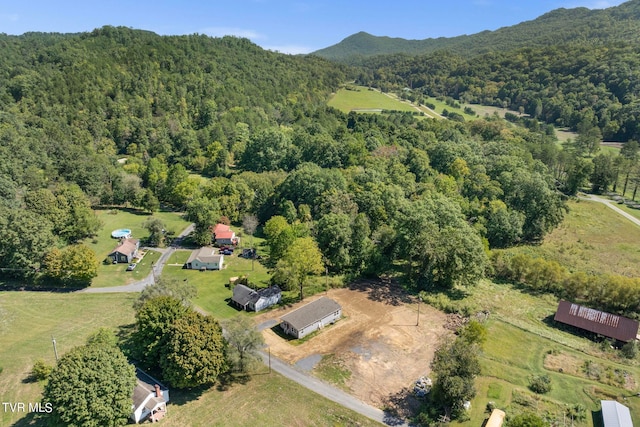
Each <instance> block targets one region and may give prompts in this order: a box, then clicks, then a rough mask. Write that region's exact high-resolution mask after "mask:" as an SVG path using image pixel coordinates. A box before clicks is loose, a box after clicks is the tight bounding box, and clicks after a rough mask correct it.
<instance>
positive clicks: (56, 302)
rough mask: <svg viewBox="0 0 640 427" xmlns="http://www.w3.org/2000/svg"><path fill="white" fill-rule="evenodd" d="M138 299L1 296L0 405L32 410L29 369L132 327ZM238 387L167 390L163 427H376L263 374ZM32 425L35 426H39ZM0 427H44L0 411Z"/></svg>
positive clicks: (33, 386) (34, 395) (35, 393)
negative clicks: (103, 330) (101, 333)
mask: <svg viewBox="0 0 640 427" xmlns="http://www.w3.org/2000/svg"><path fill="white" fill-rule="evenodd" d="M136 298H137V294H126V293H122V294H77V293H64V294H63V293H48V292H2V293H0V343H2V344H1V345H0V366H1V367H2V368H3V371H2V373H0V400H1V401H2V402H25V404H28V403H37V402H39V401H40V400H41V397H42V388H43V384H41V383H37V382H29V381H28V380H27V378H28V376H29V373H30V371H31V368H32V366H33V363H34V362H35V361H36V360H38V359H43V360H44V361H45V362H46V363H48V364H51V365H53V364H54V363H55V357H54V352H53V345H52V341H51V338H52V337H54V338H55V339H56V344H57V349H58V354H59V355H60V356H62V355H63V354H65V353H66V352H67V351H69V350H70V349H71V348H73V347H75V346H77V345H82V344H84V343H85V341H86V339H87V337H88V336H89V335H90V334H91V333H93V332H94V331H96V330H97V329H98V328H100V327H107V328H110V329H113V330H114V331H117V329H118V327H119V326H126V325H130V324H132V323H133V321H134V310H133V302H134V301H135V299H136ZM258 369H260V372H258V373H257V374H256V375H254V376H252V377H251V378H250V379H249V381H248V382H246V383H245V384H239V383H238V384H232V385H230V386H229V387H228V388H226V389H225V390H224V391H221V390H219V389H218V387H216V386H214V387H211V388H210V389H209V390H207V391H205V392H204V393H203V394H201V395H198V394H194V393H190V392H180V391H177V390H172V392H171V398H172V401H171V403H170V404H169V407H168V416H167V418H166V419H165V420H163V422H162V423H163V424H164V425H166V426H185V425H189V426H246V425H305V426H326V425H332V426H353V425H359V426H374V425H379V424H377V423H375V422H373V421H370V420H368V419H367V418H365V417H362V416H360V415H358V414H356V413H354V412H352V411H350V410H347V409H345V408H343V407H341V406H340V405H337V404H335V403H333V402H331V401H329V400H327V399H324V398H322V397H320V396H319V395H317V394H315V393H313V392H311V391H309V390H307V389H305V388H303V387H301V386H299V385H297V384H296V383H293V382H291V381H289V380H287V379H285V378H283V377H281V376H280V375H278V374H276V373H275V372H274V373H271V374H268V369H267V367H266V366H265V367H264V368H263V370H262V367H260V368H258ZM38 421H39V422H38ZM0 425H1V426H9V425H46V421H45V420H38V419H36V420H34V419H33V418H32V417H31V416H30V415H29V414H27V413H22V412H15V413H11V412H10V411H4V409H3V408H0Z"/></svg>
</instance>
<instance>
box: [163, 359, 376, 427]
mask: <svg viewBox="0 0 640 427" xmlns="http://www.w3.org/2000/svg"><path fill="white" fill-rule="evenodd" d="M176 397H177V398H178V399H181V394H180V393H179V392H176V393H172V399H174V398H176ZM162 425H164V426H167V427H173V426H176V427H177V426H187V425H188V426H194V427H195V426H203V427H204V426H207V427H208V426H221V427H233V426H238V427H240V426H318V427H320V426H335V427H341V426H363V427H365V426H379V425H380V424H378V423H376V422H374V421H372V420H369V419H368V418H365V417H363V416H361V415H358V414H356V413H354V412H352V411H350V410H348V409H345V408H343V407H341V406H339V405H337V404H335V403H333V402H331V401H329V400H327V399H325V398H322V397H320V396H318V395H317V394H315V393H314V392H312V391H310V390H308V389H306V388H304V387H302V386H300V385H298V384H296V383H294V382H291V381H289V380H287V379H285V378H283V377H282V376H280V375H279V374H276V373H271V374H269V373H268V372H267V368H266V367H265V368H264V373H260V374H257V375H254V376H252V377H251V380H250V381H249V382H247V383H246V384H234V385H232V386H231V387H230V388H229V389H228V390H225V391H224V392H220V391H218V390H216V389H211V390H209V391H207V392H205V393H204V394H202V395H200V396H198V397H197V399H196V398H190V399H189V400H188V401H187V402H184V403H181V402H175V401H174V402H173V404H170V405H169V408H168V416H167V418H165V419H164V420H163V421H162Z"/></svg>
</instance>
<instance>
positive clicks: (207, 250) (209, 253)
mask: <svg viewBox="0 0 640 427" xmlns="http://www.w3.org/2000/svg"><path fill="white" fill-rule="evenodd" d="M223 259H224V255H219V254H216V253H215V249H213V248H212V247H209V246H204V247H202V248H200V249H196V250H194V251H193V252H191V255H190V256H189V259H188V260H187V264H189V263H190V262H192V261H195V260H198V261H200V262H213V263H216V264H220V261H222V260H223Z"/></svg>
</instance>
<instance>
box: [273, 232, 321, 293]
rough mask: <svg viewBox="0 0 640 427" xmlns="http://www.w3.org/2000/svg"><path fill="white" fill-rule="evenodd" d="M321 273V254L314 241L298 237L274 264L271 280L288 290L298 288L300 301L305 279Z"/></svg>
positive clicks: (309, 238)
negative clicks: (283, 285)
mask: <svg viewBox="0 0 640 427" xmlns="http://www.w3.org/2000/svg"><path fill="white" fill-rule="evenodd" d="M322 271H323V265H322V253H321V252H320V249H318V245H317V244H316V242H315V240H313V238H311V237H299V238H297V239H295V240H294V241H293V243H292V244H291V245H290V246H289V247H288V248H287V249H286V251H285V253H284V255H283V256H282V258H281V259H280V260H279V261H278V263H277V264H276V269H275V271H274V275H273V280H274V281H275V282H276V283H281V284H285V285H286V287H287V288H288V289H295V288H296V287H297V288H299V289H300V300H302V299H303V298H304V293H303V288H304V286H305V284H306V283H307V277H308V276H309V275H310V274H319V273H321V272H322Z"/></svg>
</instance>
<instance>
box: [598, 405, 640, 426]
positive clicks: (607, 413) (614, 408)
mask: <svg viewBox="0 0 640 427" xmlns="http://www.w3.org/2000/svg"><path fill="white" fill-rule="evenodd" d="M600 404H601V405H602V420H603V421H604V427H633V421H631V412H630V411H629V408H627V407H626V406H624V405H621V404H620V403H618V402H616V401H615V400H601V401H600Z"/></svg>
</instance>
